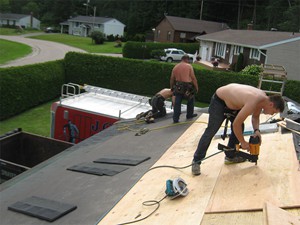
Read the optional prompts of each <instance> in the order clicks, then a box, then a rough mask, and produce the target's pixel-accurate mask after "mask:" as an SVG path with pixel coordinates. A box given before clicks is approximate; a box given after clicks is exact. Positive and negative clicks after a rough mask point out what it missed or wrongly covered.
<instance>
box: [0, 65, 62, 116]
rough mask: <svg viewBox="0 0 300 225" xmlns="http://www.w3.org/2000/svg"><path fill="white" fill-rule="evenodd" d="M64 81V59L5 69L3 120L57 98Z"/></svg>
mask: <svg viewBox="0 0 300 225" xmlns="http://www.w3.org/2000/svg"><path fill="white" fill-rule="evenodd" d="M64 83H65V79H64V66H63V60H58V61H52V62H46V63H40V64H33V65H28V66H20V67H10V68H1V69H0V84H1V85H0V96H1V102H0V120H4V119H7V118H9V117H11V116H14V115H16V114H18V113H21V112H23V111H25V110H27V109H30V108H32V107H34V106H37V105H39V104H41V103H44V102H47V101H49V100H51V99H54V98H56V97H57V96H59V94H60V89H61V85H62V84H64ZM49 110H50V109H49Z"/></svg>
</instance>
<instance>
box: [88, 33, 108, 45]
mask: <svg viewBox="0 0 300 225" xmlns="http://www.w3.org/2000/svg"><path fill="white" fill-rule="evenodd" d="M91 38H92V40H93V42H94V43H95V44H96V45H99V44H100V45H101V44H103V43H104V41H105V35H104V34H103V33H102V32H100V31H93V32H92V33H91Z"/></svg>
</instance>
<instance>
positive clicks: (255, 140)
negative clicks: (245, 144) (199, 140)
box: [218, 136, 260, 165]
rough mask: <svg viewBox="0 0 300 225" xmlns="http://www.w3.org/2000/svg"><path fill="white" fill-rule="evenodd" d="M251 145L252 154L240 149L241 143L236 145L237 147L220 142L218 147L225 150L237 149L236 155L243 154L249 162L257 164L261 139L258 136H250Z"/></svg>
mask: <svg viewBox="0 0 300 225" xmlns="http://www.w3.org/2000/svg"><path fill="white" fill-rule="evenodd" d="M249 146H250V151H249V152H250V154H249V153H246V152H244V151H240V149H241V146H240V145H239V144H237V145H236V147H235V148H230V147H228V146H225V145H222V144H220V143H219V144H218V149H219V150H223V151H236V156H241V157H243V158H245V159H247V160H248V161H249V162H253V163H255V165H257V160H258V155H259V149H260V139H259V137H258V136H256V137H255V136H250V139H249Z"/></svg>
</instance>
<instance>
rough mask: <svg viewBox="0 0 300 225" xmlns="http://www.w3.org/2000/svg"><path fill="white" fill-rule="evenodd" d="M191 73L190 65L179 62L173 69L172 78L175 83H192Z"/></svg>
mask: <svg viewBox="0 0 300 225" xmlns="http://www.w3.org/2000/svg"><path fill="white" fill-rule="evenodd" d="M192 71H193V68H192V66H191V65H190V64H188V63H185V62H180V63H178V64H177V65H176V66H175V67H174V68H173V71H172V76H174V78H175V80H176V81H180V82H192Z"/></svg>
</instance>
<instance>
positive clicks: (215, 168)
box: [99, 114, 224, 225]
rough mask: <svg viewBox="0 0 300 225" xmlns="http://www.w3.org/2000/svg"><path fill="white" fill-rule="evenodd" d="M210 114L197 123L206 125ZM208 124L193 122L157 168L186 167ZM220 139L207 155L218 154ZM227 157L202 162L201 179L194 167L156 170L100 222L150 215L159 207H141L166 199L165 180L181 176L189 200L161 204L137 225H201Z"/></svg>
mask: <svg viewBox="0 0 300 225" xmlns="http://www.w3.org/2000/svg"><path fill="white" fill-rule="evenodd" d="M207 120H208V115H207V114H202V115H201V117H199V118H198V120H197V121H205V122H207ZM205 128H206V124H203V123H194V124H192V125H191V127H190V128H189V129H188V130H187V131H186V132H185V133H184V134H183V135H182V136H181V137H180V138H179V139H178V140H177V141H176V142H175V143H174V144H173V145H172V146H171V147H170V148H169V149H168V150H167V151H166V153H165V154H164V155H163V156H162V157H161V158H160V159H159V160H158V161H157V163H156V164H155V165H154V166H159V165H173V166H184V165H188V164H190V163H191V161H192V158H193V154H194V152H195V149H196V147H197V144H198V141H199V139H200V137H201V135H202V133H203V132H204V129H205ZM219 141H220V140H213V142H212V144H211V146H210V148H209V150H208V154H207V155H210V154H212V153H214V152H217V151H218V150H217V144H218V142H219ZM223 159H224V154H223V153H221V154H218V155H216V156H214V157H212V158H210V159H207V161H204V162H203V164H202V165H203V168H201V173H202V174H201V175H200V176H197V177H195V176H193V175H192V174H191V167H188V168H186V169H184V170H175V169H170V168H161V169H155V170H152V171H150V172H148V173H146V174H145V175H144V176H143V177H142V178H141V179H140V180H139V182H137V184H136V185H135V186H134V187H133V188H132V189H131V190H130V191H129V192H128V193H127V194H126V195H125V196H124V197H123V198H122V199H121V200H120V201H119V203H118V204H117V205H116V206H115V207H114V208H113V209H112V210H111V211H110V212H109V213H108V214H107V215H106V216H105V217H104V218H103V219H102V220H101V221H100V222H99V225H104V224H105V225H107V224H120V223H124V222H128V221H132V220H135V218H136V219H140V218H143V217H145V216H146V215H148V214H149V213H150V212H152V210H153V209H155V207H156V206H151V207H145V206H143V205H142V203H143V202H144V201H147V200H160V199H161V198H163V197H164V195H165V193H164V191H165V189H166V180H168V179H174V178H176V177H181V178H182V179H184V180H185V181H186V183H187V185H188V186H187V187H188V189H189V191H190V193H189V194H188V195H187V196H186V197H178V198H176V199H174V200H171V199H169V198H167V199H164V200H163V201H162V202H161V205H160V208H159V209H158V210H157V211H156V212H155V213H154V214H153V215H152V216H150V217H149V218H147V219H146V220H143V221H141V222H139V223H136V224H143V225H144V224H149V225H150V224H151V225H153V224H172V225H176V224H178V225H179V224H180V225H181V224H189V225H193V224H195V225H198V224H200V222H201V220H202V217H203V215H204V211H205V208H206V206H207V204H208V201H209V198H210V196H211V194H212V190H213V187H214V185H215V183H216V180H217V177H218V175H219V172H220V169H221V167H222V166H223Z"/></svg>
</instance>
